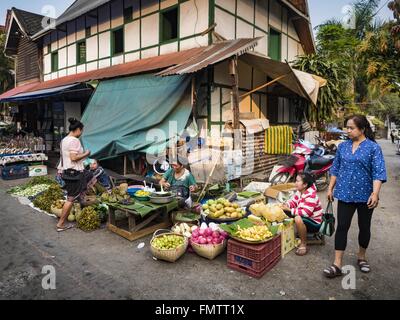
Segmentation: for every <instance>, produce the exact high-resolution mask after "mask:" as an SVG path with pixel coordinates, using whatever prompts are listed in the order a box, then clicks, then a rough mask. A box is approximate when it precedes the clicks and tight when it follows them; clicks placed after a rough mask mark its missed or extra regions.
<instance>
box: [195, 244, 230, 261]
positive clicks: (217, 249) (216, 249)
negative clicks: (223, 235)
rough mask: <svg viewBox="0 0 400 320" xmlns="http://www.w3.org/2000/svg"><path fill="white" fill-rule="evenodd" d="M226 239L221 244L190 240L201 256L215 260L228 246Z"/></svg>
mask: <svg viewBox="0 0 400 320" xmlns="http://www.w3.org/2000/svg"><path fill="white" fill-rule="evenodd" d="M226 243H227V242H226V240H224V242H222V243H220V244H198V243H194V242H193V241H190V244H191V246H192V248H193V250H194V251H195V252H196V253H197V254H198V255H199V256H201V257H203V258H207V259H209V260H213V259H215V258H216V257H218V256H219V255H220V254H221V253H222V252H224V250H225V248H226Z"/></svg>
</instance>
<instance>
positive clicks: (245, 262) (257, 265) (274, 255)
mask: <svg viewBox="0 0 400 320" xmlns="http://www.w3.org/2000/svg"><path fill="white" fill-rule="evenodd" d="M227 256H228V264H236V265H238V266H242V267H246V268H249V269H252V270H253V271H255V272H260V271H262V270H264V269H265V268H266V267H268V266H269V265H270V264H271V262H273V261H275V260H276V259H280V258H281V248H276V249H274V250H273V251H271V252H270V253H269V254H268V255H267V256H266V257H265V258H264V259H263V260H261V261H254V260H251V259H248V258H246V257H242V256H239V255H236V254H231V253H229V252H228V255H227Z"/></svg>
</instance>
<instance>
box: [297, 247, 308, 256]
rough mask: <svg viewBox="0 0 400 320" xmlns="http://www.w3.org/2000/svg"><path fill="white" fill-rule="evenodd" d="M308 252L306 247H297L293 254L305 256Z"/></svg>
mask: <svg viewBox="0 0 400 320" xmlns="http://www.w3.org/2000/svg"><path fill="white" fill-rule="evenodd" d="M307 253H308V248H307V247H298V248H297V250H296V252H295V254H296V255H297V256H305V255H306V254H307Z"/></svg>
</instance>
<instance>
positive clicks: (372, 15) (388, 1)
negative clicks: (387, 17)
mask: <svg viewBox="0 0 400 320" xmlns="http://www.w3.org/2000/svg"><path fill="white" fill-rule="evenodd" d="M389 1H390V0H387V1H386V2H385V4H384V5H383V6H382V7H380V8H379V9H378V11H376V12H375V13H374V14H373V15H372V17H371V18H373V17H375V16H376V15H377V14H378V13H379V12H380V11H381V10H382V9H383V8H384V7H385V6H386V5H387V4H388V3H389Z"/></svg>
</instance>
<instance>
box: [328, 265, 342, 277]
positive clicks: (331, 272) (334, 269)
mask: <svg viewBox="0 0 400 320" xmlns="http://www.w3.org/2000/svg"><path fill="white" fill-rule="evenodd" d="M324 275H325V277H327V278H330V279H332V278H336V277H340V276H342V275H343V272H342V270H341V269H340V268H339V267H338V266H336V265H334V264H333V265H331V266H330V267H329V268H326V269H324Z"/></svg>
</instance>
